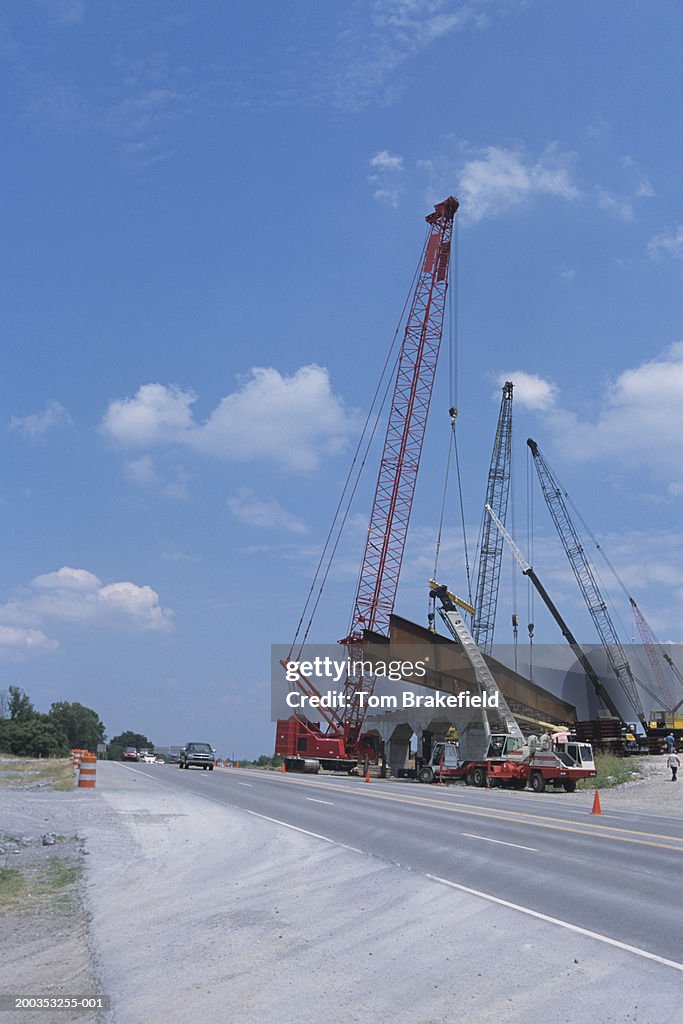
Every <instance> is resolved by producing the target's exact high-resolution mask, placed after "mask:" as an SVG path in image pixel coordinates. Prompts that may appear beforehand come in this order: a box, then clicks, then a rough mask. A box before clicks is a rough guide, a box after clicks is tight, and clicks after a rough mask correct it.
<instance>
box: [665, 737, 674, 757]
mask: <svg viewBox="0 0 683 1024" xmlns="http://www.w3.org/2000/svg"><path fill="white" fill-rule="evenodd" d="M675 749H676V738H675V736H674V734H673V733H672V732H670V733H669V735H668V736H667V737H666V752H667V754H673V752H674V750H675Z"/></svg>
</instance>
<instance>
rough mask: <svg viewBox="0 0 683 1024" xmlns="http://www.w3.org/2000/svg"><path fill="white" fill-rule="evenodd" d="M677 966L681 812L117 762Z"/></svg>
mask: <svg viewBox="0 0 683 1024" xmlns="http://www.w3.org/2000/svg"><path fill="white" fill-rule="evenodd" d="M119 768H120V770H122V771H135V772H139V773H141V774H143V775H145V776H147V777H148V778H150V779H155V780H156V781H157V782H158V783H159V784H161V785H163V786H165V787H171V788H173V787H178V788H180V789H182V790H183V791H184V792H187V791H190V792H192V793H196V794H197V796H198V797H202V798H206V799H209V800H212V801H214V802H217V803H222V804H226V805H228V806H230V807H232V808H237V809H240V810H242V811H245V812H248V813H250V814H256V815H258V816H260V817H261V818H265V819H267V820H269V821H271V822H272V827H273V828H282V827H289V828H294V829H297V830H299V831H303V832H304V833H309V834H310V835H311V842H324V841H327V842H333V843H335V844H338V845H341V846H344V847H346V848H347V849H351V850H353V851H356V852H358V853H359V854H361V853H362V854H366V855H370V856H373V857H378V858H381V859H382V860H384V861H387V862H389V863H392V864H395V865H399V866H400V867H402V868H404V869H408V870H412V871H417V872H420V873H421V874H423V875H427V876H429V877H431V878H435V879H438V880H440V881H441V883H442V884H443V885H444V898H447V889H448V887H449V886H453V887H455V888H458V889H460V890H466V891H471V892H474V893H475V894H476V895H479V896H480V897H481V898H482V899H484V898H487V897H488V898H489V899H490V900H493V901H494V902H501V901H502V902H504V903H505V904H506V905H509V904H512V905H514V907H515V908H517V909H518V910H519V912H520V926H521V927H523V915H524V913H527V914H528V913H531V914H532V915H533V916H541V917H543V918H551V919H553V920H554V921H555V922H556V923H557V924H558V926H562V927H570V928H571V927H574V928H578V929H585V930H587V931H589V932H591V933H594V935H595V937H596V941H602V942H608V943H609V944H612V945H617V946H623V945H625V946H627V947H634V955H636V956H641V957H642V956H645V957H646V958H655V959H660V958H662V959H664V960H667V961H670V963H669V964H668V965H665V966H669V967H673V968H674V969H676V965H678V969H680V970H682V971H683V956H682V955H681V950H682V949H683V915H682V914H681V911H680V908H681V907H683V818H681V819H676V818H672V817H666V816H658V815H654V814H637V813H629V812H619V813H608V814H605V815H603V816H601V817H598V816H592V815H591V814H590V813H589V808H586V806H585V805H579V804H578V803H576V802H572V801H571V799H565V798H564V797H565V795H564V794H559V795H554V794H542V795H541V794H531V793H526V792H521V793H520V792H512V791H499V790H480V789H470V788H468V787H465V786H461V785H455V786H446V787H435V786H422V785H419V784H417V783H412V782H396V781H388V782H382V781H379V780H373V781H372V782H371V783H370V784H367V783H365V782H364V781H363V780H362V779H358V778H347V777H340V776H329V775H327V776H302V775H293V774H280V773H277V772H262V771H256V770H247V769H216V770H215V771H213V772H207V771H202V770H200V769H199V770H198V769H194V770H189V771H180V770H178V768H177V767H176V766H170V765H165V766H161V765H143V764H139V765H136V766H135V767H132V766H124V765H120V766H119Z"/></svg>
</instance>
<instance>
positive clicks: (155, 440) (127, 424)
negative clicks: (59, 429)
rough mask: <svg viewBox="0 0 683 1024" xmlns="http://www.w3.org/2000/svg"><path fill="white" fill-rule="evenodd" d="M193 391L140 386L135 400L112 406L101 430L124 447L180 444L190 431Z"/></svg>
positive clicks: (160, 385) (115, 402) (126, 399)
mask: <svg viewBox="0 0 683 1024" xmlns="http://www.w3.org/2000/svg"><path fill="white" fill-rule="evenodd" d="M196 401H197V396H196V395H195V394H194V393H193V392H192V391H181V390H180V388H177V387H174V386H171V387H167V386H166V385H164V384H143V385H142V387H141V388H139V389H138V391H137V393H136V395H135V397H134V398H124V399H122V400H121V401H114V402H111V403H110V405H109V408H108V409H107V411H106V413H105V415H104V419H103V421H102V430H103V431H104V432H105V433H106V434H108V435H109V437H111V438H112V439H113V440H115V441H118V442H119V443H120V444H123V445H134V446H138V445H145V446H146V445H157V444H164V443H167V442H169V441H171V442H172V441H176V440H179V439H181V438H183V437H185V436H186V435H188V434H189V433H190V432H191V430H192V427H193V419H192V405H193V403H194V402H196Z"/></svg>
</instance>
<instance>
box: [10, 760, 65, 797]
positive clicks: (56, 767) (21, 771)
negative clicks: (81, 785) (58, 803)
mask: <svg viewBox="0 0 683 1024" xmlns="http://www.w3.org/2000/svg"><path fill="white" fill-rule="evenodd" d="M36 782H43V783H48V784H49V785H48V788H50V789H58V790H62V791H64V790H69V789H73V788H74V786H75V782H74V776H73V770H72V767H71V760H70V758H63V757H59V758H57V757H54V758H40V757H39V758H28V757H13V758H11V759H10V760H7V761H4V760H3V761H1V762H0V786H14V787H15V788H16V787H19V788H21V787H23V786H31V785H34V784H35V783H36Z"/></svg>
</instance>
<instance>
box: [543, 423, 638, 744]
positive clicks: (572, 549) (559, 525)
mask: <svg viewBox="0 0 683 1024" xmlns="http://www.w3.org/2000/svg"><path fill="white" fill-rule="evenodd" d="M527 445H528V446H529V449H530V451H531V454H532V456H533V460H534V465H535V466H536V472H537V474H538V479H539V482H540V485H541V490H542V492H543V496H544V498H545V502H546V505H547V506H548V510H549V512H550V515H551V516H552V519H553V522H554V523H555V527H556V529H557V532H558V535H559V537H560V540H561V541H562V545H563V547H564V550H565V552H566V555H567V558H568V559H569V563H570V565H571V567H572V569H573V571H574V575H575V577H576V581H577V583H578V584H579V588H580V589H581V593H582V594H583V597H584V600H585V602H586V607H587V608H588V611H589V613H590V616H591V618H592V620H593V623H594V624H595V628H596V629H597V631H598V635H599V637H600V640H601V642H602V646H603V648H604V650H605V654H606V655H607V658H608V661H609V663H610V665H611V666H612V671H613V672H614V675H615V676H616V678H617V680H618V681H619V683H620V685H621V688H622V690H623V691H624V694H625V695H626V698H627V700H628V702H629V704H630V705H631V707H632V708H633V710H634V711H635V713H636V715H637V716H638V721H639V722H640V723H641V725H642V727H643V729H647V720H646V718H645V712H644V711H643V705H642V703H641V700H640V694H639V692H638V682H637V681H636V679H635V677H634V675H633V670H632V669H631V665H630V664H629V661H628V658H627V657H626V653H625V652H624V649H623V647H622V645H621V642H620V641H619V638H618V636H617V632H616V629H615V628H614V624H613V622H612V619H611V617H610V614H609V612H608V610H607V605H606V603H605V601H604V599H603V597H602V594H601V593H600V589H599V587H598V584H597V581H596V578H595V573H594V572H593V569H592V567H591V564H590V562H589V561H588V557H587V556H586V552H585V550H584V548H583V545H582V543H581V541H580V539H579V535H578V532H577V530H576V527H575V526H574V523H573V521H572V518H571V516H570V514H569V509H568V507H567V503H566V501H565V494H566V492H565V491H564V488H563V487H562V485H561V484H560V482H559V480H558V479H557V477H556V476H555V474H554V473H553V471H552V469H551V468H550V466H549V465H548V463H547V462H546V460H545V458H544V457H543V455H542V454H541V451H540V449H539V447H538V445H537V444H536V442H535V441H534V440H532V438H528V440H527ZM641 685H643V684H642V683H641Z"/></svg>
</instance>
